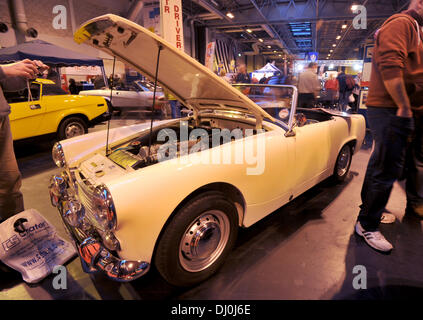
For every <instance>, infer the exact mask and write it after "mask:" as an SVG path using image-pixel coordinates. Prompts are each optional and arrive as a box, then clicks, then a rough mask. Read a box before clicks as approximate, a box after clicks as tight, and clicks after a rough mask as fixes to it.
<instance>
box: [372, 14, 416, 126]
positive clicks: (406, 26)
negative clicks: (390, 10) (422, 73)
mask: <svg viewBox="0 0 423 320" xmlns="http://www.w3.org/2000/svg"><path fill="white" fill-rule="evenodd" d="M416 33H417V32H416V31H415V26H414V24H413V23H412V22H411V21H409V19H407V18H397V19H396V20H393V21H391V22H390V23H388V24H387V25H386V26H385V27H384V28H383V29H381V31H380V32H379V34H378V38H377V45H378V48H377V51H378V54H377V60H376V62H377V67H378V69H379V71H380V73H381V75H382V79H383V83H384V85H385V88H386V91H387V92H388V93H389V95H390V96H391V98H392V100H393V101H394V102H395V104H396V106H397V107H398V111H397V116H399V117H407V118H408V117H412V115H413V114H412V111H411V103H410V98H409V97H408V94H407V89H406V85H405V81H404V69H405V66H406V62H407V57H408V55H409V54H410V53H411V52H412V51H413V50H414V47H415V46H416V43H417V41H418V39H416Z"/></svg>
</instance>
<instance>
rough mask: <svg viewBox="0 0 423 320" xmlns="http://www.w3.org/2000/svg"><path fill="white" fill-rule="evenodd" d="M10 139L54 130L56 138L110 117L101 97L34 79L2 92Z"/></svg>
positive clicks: (74, 134) (23, 137)
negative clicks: (22, 86) (72, 92)
mask: <svg viewBox="0 0 423 320" xmlns="http://www.w3.org/2000/svg"><path fill="white" fill-rule="evenodd" d="M5 97H6V99H7V102H8V103H9V104H10V107H11V113H10V115H9V117H10V123H11V129H12V135H13V140H20V139H25V138H30V137H36V136H41V135H46V134H52V133H56V134H57V138H58V139H59V140H63V139H68V138H71V137H75V136H78V135H82V134H84V133H87V132H88V127H91V126H93V125H95V124H97V123H99V122H102V121H105V120H107V119H108V117H110V115H109V113H108V104H107V102H106V100H105V99H104V98H102V97H89V96H80V95H69V94H67V93H66V92H65V91H64V90H63V89H62V88H60V87H59V86H58V85H56V84H55V83H54V82H53V81H51V80H47V79H37V80H35V81H33V82H32V83H31V90H30V94H29V92H28V89H24V90H21V91H19V92H7V93H5Z"/></svg>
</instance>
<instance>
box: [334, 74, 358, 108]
mask: <svg viewBox="0 0 423 320" xmlns="http://www.w3.org/2000/svg"><path fill="white" fill-rule="evenodd" d="M337 80H338V82H339V107H340V111H346V110H347V107H348V105H349V103H350V101H349V99H350V95H351V94H352V91H353V89H354V79H353V78H352V76H350V75H347V74H345V67H342V68H341V72H340V73H339V75H338V78H337Z"/></svg>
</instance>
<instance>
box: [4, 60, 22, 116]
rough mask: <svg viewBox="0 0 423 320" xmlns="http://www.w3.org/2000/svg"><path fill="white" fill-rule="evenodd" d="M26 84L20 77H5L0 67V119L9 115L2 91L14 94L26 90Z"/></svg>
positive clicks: (8, 108) (8, 107)
mask: <svg viewBox="0 0 423 320" xmlns="http://www.w3.org/2000/svg"><path fill="white" fill-rule="evenodd" d="M26 85H27V82H26V80H25V79H24V78H21V77H6V75H5V74H4V72H3V69H2V67H0V117H4V116H7V115H8V114H9V113H10V106H9V104H8V103H7V101H6V98H5V97H4V94H3V91H5V92H14V91H19V90H22V89H24V88H26Z"/></svg>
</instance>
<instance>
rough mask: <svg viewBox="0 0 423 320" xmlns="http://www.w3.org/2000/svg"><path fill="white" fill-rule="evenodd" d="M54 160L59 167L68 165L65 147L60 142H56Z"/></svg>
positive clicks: (53, 151)
mask: <svg viewBox="0 0 423 320" xmlns="http://www.w3.org/2000/svg"><path fill="white" fill-rule="evenodd" d="M51 153H52V156H53V161H54V163H55V164H56V166H58V167H59V168H62V167H64V166H65V165H66V159H65V153H64V152H63V147H62V145H61V144H60V143H59V142H56V143H55V144H54V146H53V150H52V152H51Z"/></svg>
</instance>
